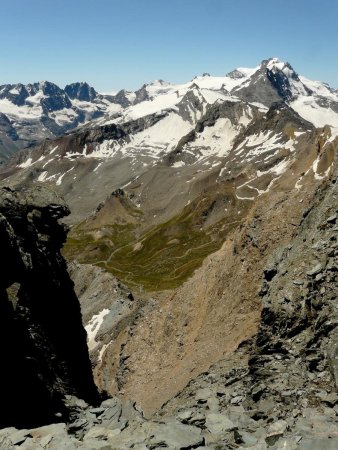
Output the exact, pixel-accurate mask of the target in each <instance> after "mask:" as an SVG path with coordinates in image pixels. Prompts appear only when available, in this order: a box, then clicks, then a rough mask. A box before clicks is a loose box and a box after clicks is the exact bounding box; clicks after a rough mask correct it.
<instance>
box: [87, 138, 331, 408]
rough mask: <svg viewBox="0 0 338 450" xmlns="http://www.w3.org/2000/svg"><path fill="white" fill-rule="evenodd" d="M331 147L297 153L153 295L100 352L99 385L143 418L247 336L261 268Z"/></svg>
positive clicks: (257, 305) (302, 208)
mask: <svg viewBox="0 0 338 450" xmlns="http://www.w3.org/2000/svg"><path fill="white" fill-rule="evenodd" d="M336 145H337V143H327V144H325V145H321V146H319V145H311V146H309V147H304V148H303V151H302V153H301V154H300V155H299V158H298V159H297V161H296V162H295V163H294V164H293V166H292V167H291V168H290V170H289V171H288V172H287V173H286V174H285V175H283V176H282V177H281V178H280V179H279V180H278V181H277V182H276V183H275V185H274V188H273V189H271V190H270V192H268V193H267V194H263V195H261V196H260V197H259V198H258V199H257V200H256V202H255V203H252V206H251V208H250V209H249V210H248V212H247V217H246V219H245V220H244V222H243V224H242V225H240V227H239V228H238V229H236V230H235V231H233V232H232V233H231V234H230V235H229V236H228V238H227V239H226V241H225V243H224V244H223V246H222V248H221V249H220V250H219V251H217V252H216V253H214V254H212V255H210V256H209V257H208V258H207V259H206V260H205V261H204V263H203V265H202V266H201V267H200V268H199V269H198V270H197V271H196V272H195V273H194V275H193V276H192V277H191V278H190V279H189V280H188V281H187V282H186V283H184V284H183V285H182V286H181V287H180V288H178V289H177V290H175V291H167V292H162V293H160V294H157V295H154V296H153V298H154V301H152V302H148V304H147V307H146V308H144V309H143V310H142V309H141V311H140V312H139V314H138V315H137V316H136V318H135V317H134V318H133V321H132V322H129V323H128V325H127V326H126V328H125V329H123V330H122V331H121V333H120V334H119V336H117V338H116V340H114V343H112V344H109V345H108V347H106V348H105V351H104V353H103V357H102V363H100V364H99V365H98V366H97V367H96V370H95V372H96V379H97V382H98V384H99V385H100V386H101V387H104V388H105V389H107V390H108V391H109V392H112V393H115V392H117V391H118V390H119V391H120V392H121V393H123V394H124V395H125V396H128V397H131V398H133V399H135V400H136V401H137V403H138V404H139V405H140V407H141V408H142V409H143V410H144V411H145V412H146V413H147V414H150V413H152V412H153V411H155V410H156V409H158V408H159V407H160V406H161V404H163V403H164V402H165V401H167V400H168V399H169V398H171V397H173V396H174V395H175V394H176V393H177V392H178V391H180V390H181V389H182V388H183V387H184V386H185V384H186V383H187V382H188V381H189V380H191V379H193V378H195V377H196V376H197V375H198V374H200V373H201V372H203V371H204V370H206V369H207V368H208V367H209V366H210V365H211V364H213V363H215V362H217V361H218V360H220V359H221V358H223V357H224V356H225V355H226V354H228V353H229V352H232V351H233V350H234V349H235V348H236V347H237V345H238V344H239V343H240V342H241V341H243V340H244V339H247V338H248V337H251V336H253V335H254V334H255V332H256V330H257V326H258V320H259V316H260V309H261V300H260V296H259V291H260V288H261V278H262V273H263V268H264V267H266V266H267V265H269V261H270V259H271V258H273V257H274V253H275V252H276V251H277V249H278V248H280V247H281V246H287V245H288V244H289V243H291V242H292V240H293V238H294V236H295V235H296V233H297V230H298V227H299V226H300V224H301V222H302V220H303V217H304V215H306V212H307V210H308V208H309V207H310V206H311V204H312V201H313V196H314V193H315V191H316V188H317V187H318V185H320V184H321V183H322V182H325V179H326V177H329V176H330V173H331V172H330V171H331V170H332V160H333V158H334V149H335V146H336ZM318 152H319V155H318ZM316 160H318V161H319V163H320V164H324V161H329V163H327V164H326V165H325V170H324V169H323V172H324V171H326V173H327V174H326V177H324V176H323V178H322V177H321V176H320V175H318V174H315V173H314V172H313V163H314V161H316ZM328 169H329V170H328ZM300 179H301V182H300V181H299V180H300ZM297 182H298V186H299V185H301V187H300V188H296V187H295V185H296V183H297Z"/></svg>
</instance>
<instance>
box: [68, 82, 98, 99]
mask: <svg viewBox="0 0 338 450" xmlns="http://www.w3.org/2000/svg"><path fill="white" fill-rule="evenodd" d="M65 92H66V93H67V95H68V97H70V98H72V99H77V100H81V101H84V102H92V101H93V100H95V98H96V97H97V92H96V91H95V89H94V88H93V87H91V86H89V84H88V83H86V82H78V83H72V84H68V85H67V86H66V87H65Z"/></svg>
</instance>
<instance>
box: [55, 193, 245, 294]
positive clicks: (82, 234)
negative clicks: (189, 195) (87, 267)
mask: <svg viewBox="0 0 338 450" xmlns="http://www.w3.org/2000/svg"><path fill="white" fill-rule="evenodd" d="M210 204H211V203H210V202H209V201H208V199H205V198H204V199H202V200H201V201H199V202H196V203H194V204H191V205H189V206H187V207H185V208H184V209H183V211H182V213H181V214H179V215H177V216H175V217H173V218H172V219H171V220H169V221H167V222H166V223H163V224H160V225H157V226H155V227H153V228H152V229H151V230H149V231H147V232H146V233H144V234H143V235H141V236H139V235H138V233H139V231H138V226H137V225H135V224H124V225H121V224H119V225H117V224H115V225H113V226H110V227H109V228H108V231H107V227H106V228H105V231H106V234H105V236H104V237H102V238H99V239H94V238H93V230H91V231H90V232H89V231H85V230H84V229H83V227H81V226H78V227H75V228H73V229H72V230H71V232H70V234H69V238H68V241H67V243H66V245H65V248H64V254H65V256H66V257H67V258H69V259H77V260H79V261H80V262H83V263H94V264H97V265H98V266H101V267H104V268H105V269H106V270H108V271H109V272H111V273H113V274H114V275H116V276H117V277H118V278H120V279H121V281H123V282H124V283H125V284H126V285H128V286H130V288H134V289H135V287H136V288H140V289H141V288H142V289H144V290H146V291H156V290H164V289H171V288H176V287H177V286H179V285H181V284H182V283H183V282H184V281H185V280H186V279H187V278H189V277H190V276H191V275H192V274H193V272H194V271H195V270H196V269H197V268H198V267H199V266H200V265H201V264H202V262H203V260H204V259H205V257H206V256H208V255H209V254H210V253H212V252H214V251H216V250H217V249H219V248H220V246H221V245H222V243H223V242H224V239H225V238H226V236H227V234H228V233H229V231H231V230H232V229H233V228H235V227H236V226H238V225H239V224H240V223H241V221H242V219H243V215H238V216H236V220H234V216H233V215H230V216H229V217H228V218H224V219H222V220H220V221H219V222H218V223H216V224H215V225H213V226H212V227H210V228H208V229H206V230H205V229H203V223H204V222H205V220H206V218H207V215H208V214H209V212H210ZM94 231H95V230H94Z"/></svg>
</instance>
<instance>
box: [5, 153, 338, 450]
mask: <svg viewBox="0 0 338 450" xmlns="http://www.w3.org/2000/svg"><path fill="white" fill-rule="evenodd" d="M336 157H337V151H336V156H335V162H334V166H333V170H332V172H331V174H330V176H329V177H328V179H326V180H325V181H324V182H323V183H321V184H320V185H319V186H317V188H315V189H314V192H313V196H312V197H311V200H310V202H309V204H308V205H307V207H306V208H305V209H304V210H303V211H302V213H301V214H300V216H299V223H298V225H297V226H296V227H295V228H294V232H293V233H292V238H288V239H280V240H279V241H278V243H277V245H275V246H274V249H272V248H270V249H269V251H268V258H265V261H264V264H262V265H261V267H260V269H259V270H258V272H257V275H258V273H259V274H260V280H257V287H258V292H257V295H259V297H260V299H261V301H262V312H261V315H260V319H259V322H260V323H259V328H258V333H257V335H256V336H255V337H254V338H252V339H249V340H246V341H244V342H242V343H241V345H240V346H239V347H238V349H237V350H235V351H234V352H231V353H230V354H229V355H227V356H226V357H225V358H222V359H220V360H219V361H218V362H217V363H216V364H215V365H213V366H212V367H210V368H209V369H208V370H206V371H205V372H204V373H202V374H200V375H199V376H198V377H196V378H195V379H194V380H193V381H191V382H190V383H189V384H188V385H187V386H186V387H185V388H184V389H182V390H181V391H180V392H179V393H178V394H177V395H176V396H174V397H173V398H172V399H171V400H169V401H168V402H167V403H166V404H165V405H163V406H162V408H161V409H160V410H158V411H157V413H156V414H155V415H154V416H152V417H151V418H149V419H144V417H143V416H142V414H141V413H140V412H138V411H137V409H135V407H134V406H132V405H130V404H128V403H124V402H122V403H121V401H120V400H118V399H117V398H112V399H109V400H106V401H104V402H103V403H102V405H101V406H100V407H99V408H92V407H90V406H89V405H88V404H86V403H85V402H83V401H80V400H77V399H76V398H74V397H73V398H69V403H70V404H72V405H73V407H74V414H73V416H72V422H71V423H70V424H69V425H68V432H71V433H72V435H69V434H67V429H66V425H65V424H59V425H57V426H55V425H51V426H48V427H42V428H38V429H29V430H20V431H18V430H16V429H13V428H7V429H3V430H1V432H0V442H1V443H2V448H4V449H11V450H12V449H15V448H18V449H19V448H22V449H26V450H28V449H38V448H50V449H53V448H54V449H57V448H69V449H76V448H83V449H101V450H103V449H108V448H118V449H121V450H122V449H128V448H139V449H159V448H163V447H165V448H169V449H189V448H209V449H219V448H223V449H225V450H227V449H229V450H231V449H232V450H233V449H241V450H244V449H252V450H268V449H272V450H318V449H319V448H325V449H328V450H331V449H332V450H333V449H336V448H337V444H338V419H337V416H338V394H337V390H338V377H337V330H338V327H337V326H338V321H337V318H336V315H337V313H336V310H337V305H336V299H337V286H338V284H337V281H338V280H337V268H338V253H337V235H338V227H337V225H338V204H337V186H338V183H337V182H338V171H337V164H336ZM288 206H289V205H288ZM285 211H286V210H285ZM270 213H271V211H270ZM297 214H298V213H297ZM260 219H261V220H262V221H263V220H264V216H260ZM257 220H258V218H256V220H255V221H252V222H251V224H250V226H248V227H247V229H246V231H245V233H246V237H247V239H249V240H250V241H251V243H249V242H248V240H246V242H244V241H242V244H243V245H241V246H240V245H239V242H234V247H233V251H235V254H238V256H239V257H242V258H245V256H247V253H246V248H247V246H248V245H254V246H257V249H259V250H258V251H260V252H264V247H265V245H266V244H265V243H264V241H261V238H262V235H261V234H260V232H259V231H258V230H259V227H258V226H257V225H258V224H257ZM293 221H294V218H293ZM287 223H288V220H285V224H286V225H287ZM249 231H250V234H248V232H249ZM279 231H280V229H279ZM276 236H277V235H274V238H275V237H276ZM242 237H244V235H243V236H242ZM265 248H266V247H265ZM248 252H249V250H248ZM223 261H224V259H223ZM74 269H75V268H73V269H72V270H74ZM91 270H92V269H90V268H88V267H87V269H86V271H87V273H89V272H90V271H91ZM246 272H247V271H246ZM97 275H98V274H97ZM113 282H114V281H113ZM115 286H116V285H115ZM116 287H118V286H116ZM119 288H121V286H120V287H119ZM86 291H87V294H88V295H87V298H89V297H90V296H91V295H93V292H94V291H92V292H91V293H90V292H88V286H87V287H86V286H83V292H82V293H83V294H85V292H86ZM122 291H123V287H122ZM119 295H121V293H119ZM243 325H244V323H243ZM205 354H206V353H204V355H205Z"/></svg>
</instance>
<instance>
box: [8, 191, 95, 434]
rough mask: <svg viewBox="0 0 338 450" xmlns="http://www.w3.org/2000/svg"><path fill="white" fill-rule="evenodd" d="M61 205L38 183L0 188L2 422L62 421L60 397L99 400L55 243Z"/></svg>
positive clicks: (64, 210) (60, 231)
mask: <svg viewBox="0 0 338 450" xmlns="http://www.w3.org/2000/svg"><path fill="white" fill-rule="evenodd" d="M68 213H69V210H68V207H67V206H66V204H65V203H64V202H63V201H62V200H61V199H60V198H59V197H57V195H56V194H54V193H53V192H51V191H49V190H48V189H46V188H45V187H43V186H42V187H41V186H40V187H35V188H34V189H33V190H27V191H25V192H21V193H19V192H15V191H12V190H11V189H9V188H3V189H1V190H0V235H1V236H0V240H1V249H2V251H1V258H0V267H1V286H0V297H1V311H2V312H1V327H0V330H1V346H2V357H3V369H2V370H1V375H0V378H1V381H0V386H1V399H2V400H1V404H2V408H1V413H0V424H1V426H2V427H3V426H6V425H7V426H8V425H16V426H21V427H22V426H34V425H41V424H46V423H50V422H54V421H60V420H65V419H67V410H66V408H65V406H64V404H63V398H64V396H65V395H68V394H74V395H78V396H79V397H81V398H84V399H87V400H88V401H90V402H92V403H95V402H97V401H98V399H99V397H98V393H97V389H96V387H95V385H94V383H93V379H92V374H91V367H90V361H89V358H88V350H87V346H86V334H85V331H84V329H83V327H82V323H81V312H80V306H79V302H78V300H77V297H76V296H75V293H74V290H73V283H72V281H71V280H70V278H69V275H68V273H67V269H66V265H65V261H64V259H63V258H62V257H61V255H60V248H61V246H62V244H63V243H64V241H65V239H66V232H65V228H64V226H63V225H60V224H59V223H58V219H60V218H61V217H63V216H65V215H67V214H68Z"/></svg>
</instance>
